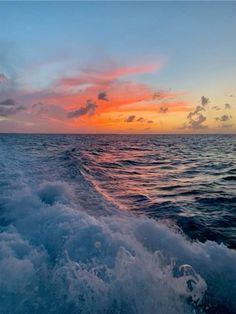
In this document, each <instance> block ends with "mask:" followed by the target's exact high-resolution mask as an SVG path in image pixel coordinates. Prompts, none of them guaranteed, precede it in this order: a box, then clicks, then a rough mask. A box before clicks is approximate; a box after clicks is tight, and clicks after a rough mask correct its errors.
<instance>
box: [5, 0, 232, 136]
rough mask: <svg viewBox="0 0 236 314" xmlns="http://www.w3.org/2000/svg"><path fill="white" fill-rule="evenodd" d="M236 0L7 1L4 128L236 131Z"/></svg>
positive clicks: (56, 131)
mask: <svg viewBox="0 0 236 314" xmlns="http://www.w3.org/2000/svg"><path fill="white" fill-rule="evenodd" d="M235 30H236V2H147V1H144V2H142V1H139V2H134V1H133V2H68V1H67V2H0V132H14V133H15V132H23V133H25V132H26V133H27V132H29V133H235V132H236V79H235V78H236V59H235V56H236V40H235V39H234V38H235Z"/></svg>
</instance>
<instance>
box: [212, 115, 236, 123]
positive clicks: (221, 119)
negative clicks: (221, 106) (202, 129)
mask: <svg viewBox="0 0 236 314" xmlns="http://www.w3.org/2000/svg"><path fill="white" fill-rule="evenodd" d="M231 119H232V116H230V115H227V114H224V115H222V116H221V117H217V118H216V121H221V122H226V121H229V120H231Z"/></svg>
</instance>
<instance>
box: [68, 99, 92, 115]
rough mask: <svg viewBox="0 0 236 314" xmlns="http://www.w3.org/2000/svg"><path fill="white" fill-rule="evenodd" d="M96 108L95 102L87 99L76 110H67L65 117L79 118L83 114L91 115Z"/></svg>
mask: <svg viewBox="0 0 236 314" xmlns="http://www.w3.org/2000/svg"><path fill="white" fill-rule="evenodd" d="M96 108H97V105H96V103H95V102H93V101H92V100H90V99H88V100H87V102H86V104H85V106H84V107H80V108H79V109H77V110H74V111H70V112H68V114H67V117H68V118H79V117H81V116H84V115H88V116H92V115H93V114H94V113H95V110H96Z"/></svg>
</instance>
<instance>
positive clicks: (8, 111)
mask: <svg viewBox="0 0 236 314" xmlns="http://www.w3.org/2000/svg"><path fill="white" fill-rule="evenodd" d="M24 109H25V107H24V106H16V107H7V108H6V107H1V106H0V116H2V117H7V116H11V115H14V114H16V113H17V112H19V111H22V110H24Z"/></svg>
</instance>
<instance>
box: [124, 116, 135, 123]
mask: <svg viewBox="0 0 236 314" xmlns="http://www.w3.org/2000/svg"><path fill="white" fill-rule="evenodd" d="M134 121H135V115H131V116H128V118H127V119H126V120H125V122H134Z"/></svg>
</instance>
